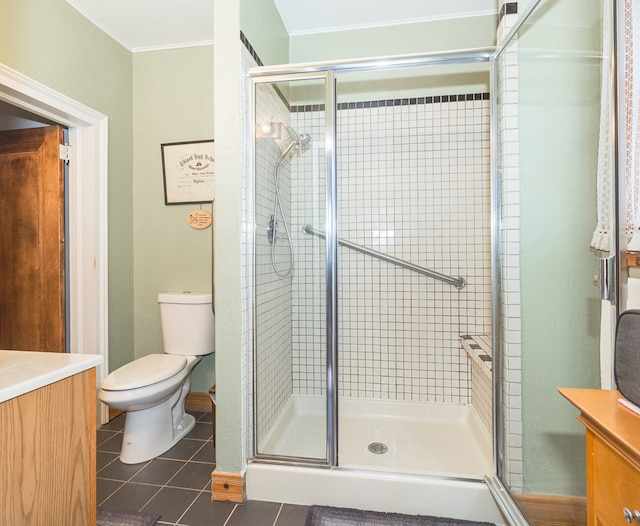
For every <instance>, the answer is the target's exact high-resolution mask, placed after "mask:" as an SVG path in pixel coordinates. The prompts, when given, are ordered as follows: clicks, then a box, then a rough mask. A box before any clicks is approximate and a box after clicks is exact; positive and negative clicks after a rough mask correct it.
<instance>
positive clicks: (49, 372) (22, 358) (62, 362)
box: [0, 350, 102, 402]
mask: <svg viewBox="0 0 640 526" xmlns="http://www.w3.org/2000/svg"><path fill="white" fill-rule="evenodd" d="M100 364H102V356H99V355H97V354H67V353H57V352H35V351H1V350H0V402H5V401H7V400H9V399H11V398H15V397H16V396H20V395H23V394H25V393H28V392H30V391H34V390H36V389H39V388H40V387H44V386H45V385H49V384H52V383H54V382H57V381H59V380H63V379H64V378H68V377H69V376H73V375H74V374H77V373H80V372H82V371H86V370H87V369H91V368H92V367H96V366H98V365H100Z"/></svg>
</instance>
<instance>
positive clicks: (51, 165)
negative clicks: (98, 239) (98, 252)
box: [0, 126, 65, 352]
mask: <svg viewBox="0 0 640 526" xmlns="http://www.w3.org/2000/svg"><path fill="white" fill-rule="evenodd" d="M62 142H63V129H62V127H60V126H49V127H43V128H32V129H24V130H11V131H2V132H0V349H7V350H10V349H15V350H24V351H54V352H64V351H65V273H64V270H65V249H64V243H65V240H64V231H65V230H64V162H63V161H61V160H60V153H59V152H60V148H59V145H60V144H62Z"/></svg>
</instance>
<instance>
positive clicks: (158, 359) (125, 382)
mask: <svg viewBox="0 0 640 526" xmlns="http://www.w3.org/2000/svg"><path fill="white" fill-rule="evenodd" d="M186 365H187V360H186V358H185V357H184V356H177V355H173V354H148V355H147V356H143V357H142V358H138V359H137V360H134V361H132V362H130V363H128V364H126V365H123V366H122V367H120V368H118V369H116V370H115V371H113V372H112V373H111V374H110V375H109V376H107V377H106V378H105V379H104V380H103V382H102V385H101V387H102V389H104V390H106V391H126V390H127V389H136V388H139V387H146V386H148V385H153V384H155V383H158V382H162V381H163V380H166V379H167V378H171V377H172V376H174V375H176V374H178V373H179V372H180V371H182V370H183V369H184V368H185V367H186Z"/></svg>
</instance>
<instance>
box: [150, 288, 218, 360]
mask: <svg viewBox="0 0 640 526" xmlns="http://www.w3.org/2000/svg"><path fill="white" fill-rule="evenodd" d="M158 303H159V304H160V321H161V324H162V340H163V343H164V352H165V353H167V354H179V355H182V356H203V355H205V354H211V353H212V352H213V351H214V343H213V329H214V319H213V310H212V308H211V294H209V293H204V292H182V293H177V292H163V293H161V294H158Z"/></svg>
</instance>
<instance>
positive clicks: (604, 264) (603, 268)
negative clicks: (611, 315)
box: [598, 256, 616, 303]
mask: <svg viewBox="0 0 640 526" xmlns="http://www.w3.org/2000/svg"><path fill="white" fill-rule="evenodd" d="M599 263H600V265H599V268H598V285H599V287H600V299H602V300H606V301H610V302H611V303H613V302H615V301H616V289H615V279H614V276H615V263H616V257H615V256H609V257H607V258H600V260H599Z"/></svg>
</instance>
